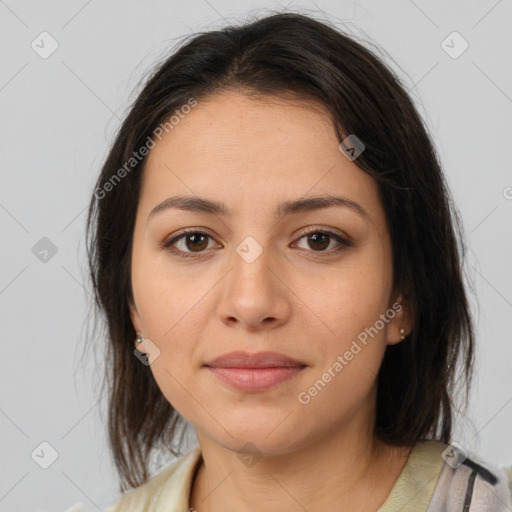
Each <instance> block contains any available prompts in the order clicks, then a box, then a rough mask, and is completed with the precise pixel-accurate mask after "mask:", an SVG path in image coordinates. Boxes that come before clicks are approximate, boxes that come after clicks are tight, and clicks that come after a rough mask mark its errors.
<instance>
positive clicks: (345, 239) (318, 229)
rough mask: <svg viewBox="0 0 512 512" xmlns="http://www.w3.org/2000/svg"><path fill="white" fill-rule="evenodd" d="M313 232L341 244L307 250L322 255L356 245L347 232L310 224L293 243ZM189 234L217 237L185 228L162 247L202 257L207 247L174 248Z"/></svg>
mask: <svg viewBox="0 0 512 512" xmlns="http://www.w3.org/2000/svg"><path fill="white" fill-rule="evenodd" d="M313 233H323V234H326V235H329V236H330V237H331V238H334V239H335V240H336V241H337V242H338V244H339V246H338V247H337V248H334V249H329V250H327V251H313V250H310V251H307V250H306V252H310V253H312V254H316V255H318V256H320V257H321V256H322V255H325V256H328V255H333V254H337V253H338V252H339V251H340V250H341V249H343V248H344V247H353V246H354V243H353V242H352V239H351V237H350V236H348V235H347V234H345V233H343V234H339V233H338V232H337V231H335V230H334V229H333V228H326V227H322V226H308V227H305V228H303V229H302V230H300V231H299V233H297V235H296V240H295V241H294V242H293V245H296V243H297V242H298V241H300V240H301V239H302V238H304V237H305V236H307V235H309V234H313ZM188 234H203V235H206V236H207V237H209V238H211V239H212V240H214V241H216V239H215V237H213V236H212V235H210V234H209V233H208V230H207V229H204V228H185V229H183V230H182V231H179V232H178V234H176V235H173V236H172V237H171V238H168V239H165V240H164V241H163V242H162V243H161V244H160V245H161V248H162V249H165V250H168V251H170V252H172V253H174V254H177V255H178V256H182V257H185V258H188V257H192V258H197V257H200V256H201V255H203V254H205V253H206V252H207V251H208V249H205V250H204V251H199V252H197V253H193V252H187V251H182V250H180V249H177V250H176V249H174V248H172V246H173V245H174V244H175V243H176V242H178V241H179V240H181V239H182V238H184V237H185V236H186V235H188ZM217 243H218V242H217Z"/></svg>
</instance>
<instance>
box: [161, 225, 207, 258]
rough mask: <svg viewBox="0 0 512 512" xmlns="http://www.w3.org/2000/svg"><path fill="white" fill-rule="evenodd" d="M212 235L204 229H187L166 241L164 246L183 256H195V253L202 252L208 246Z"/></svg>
mask: <svg viewBox="0 0 512 512" xmlns="http://www.w3.org/2000/svg"><path fill="white" fill-rule="evenodd" d="M211 239H212V237H211V236H210V235H208V234H207V233H203V232H202V231H187V232H185V233H182V234H181V235H178V236H176V237H174V238H172V239H171V240H169V241H167V242H164V243H163V244H162V246H163V247H164V248H165V249H167V250H169V251H171V252H172V253H175V254H178V255H180V256H183V257H189V256H192V257H193V256H194V253H196V254H200V253H202V252H205V250H206V249H207V248H208V242H209V240H211Z"/></svg>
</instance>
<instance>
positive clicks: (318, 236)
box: [308, 233, 330, 251]
mask: <svg viewBox="0 0 512 512" xmlns="http://www.w3.org/2000/svg"><path fill="white" fill-rule="evenodd" d="M329 242H330V236H329V235H328V234H326V233H313V234H311V235H308V245H309V247H311V249H314V250H315V251H323V250H324V249H326V248H327V247H329Z"/></svg>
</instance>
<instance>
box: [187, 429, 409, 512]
mask: <svg viewBox="0 0 512 512" xmlns="http://www.w3.org/2000/svg"><path fill="white" fill-rule="evenodd" d="M358 427H360V425H357V424H356V423H353V424H352V425H348V426H347V427H346V428H344V429H340V428H337V429H336V432H334V433H330V434H327V435H326V434H325V433H323V435H322V436H320V437H321V438H319V439H317V440H315V442H311V443H310V444H308V445H307V446H304V447H302V448H300V449H295V450H290V451H287V452H286V453H281V454H279V455H275V454H272V455H268V454H261V455H260V454H258V456H257V457H256V458H254V459H252V461H251V460H247V459H244V460H242V459H241V457H240V456H239V454H238V453H237V452H235V451H233V450H230V449H226V448H225V447H223V446H222V445H220V444H218V443H217V442H215V441H214V440H212V439H211V438H208V437H207V436H206V435H205V434H204V433H203V432H199V431H198V433H197V435H198V439H199V442H200V445H201V450H202V456H203V460H202V462H201V464H200V466H199V468H198V471H197V473H196V478H195V480H194V483H193V486H192V490H191V494H190V506H191V507H193V508H194V509H196V510H197V511H199V512H218V511H223V512H234V511H239V510H248V511H251V512H260V511H261V512H263V511H268V510H287V511H289V512H295V511H297V512H299V511H300V512H304V510H322V509H323V510H331V509H332V508H333V504H336V505H335V507H334V508H335V509H336V510H337V511H340V512H345V511H346V512H348V511H350V512H356V511H359V510H361V511H363V510H364V511H365V512H369V511H377V510H378V508H379V507H380V506H381V505H382V504H383V503H384V501H385V500H386V498H387V496H388V495H389V493H390V491H391V489H392V488H393V486H394V484H395V482H396V480H397V479H398V477H399V475H400V472H401V471H402V469H403V467H404V466H405V464H406V462H407V458H408V456H409V454H410V448H406V447H391V446H389V445H385V444H384V443H382V442H380V441H377V440H376V439H375V438H374V437H373V435H372V433H370V432H364V431H363V430H361V429H360V428H358Z"/></svg>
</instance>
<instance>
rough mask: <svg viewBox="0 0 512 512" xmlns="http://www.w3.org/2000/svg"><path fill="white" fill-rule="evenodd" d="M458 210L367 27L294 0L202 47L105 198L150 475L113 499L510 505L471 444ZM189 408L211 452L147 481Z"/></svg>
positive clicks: (158, 504)
mask: <svg viewBox="0 0 512 512" xmlns="http://www.w3.org/2000/svg"><path fill="white" fill-rule="evenodd" d="M458 222H459V221H458V217H457V213H456V209H455V207H454V206H453V203H452V200H451V196H450V194H449V191H448V190H447V187H446V184H445V179H444V176H443V174H442V170H441V168H440V164H439V162H438V158H437V155H436V153H435V149H434V148H433V145H432V142H431V139H430V137H429V135H428V133H427V131H426V129H425V127H424V126H423V124H422V121H421V119H420V117H419V115H418V113H417V112H416V110H415V108H414V106H413V103H412V101H411V100H410V98H409V97H408V95H407V93H406V92H405V91H404V88H403V86H402V85H401V84H400V82H399V80H398V78H397V77H396V76H395V75H394V74H393V73H392V72H391V71H390V70H389V69H388V68H387V67H385V66H384V64H383V63H382V62H381V61H380V60H379V59H377V58H376V57H375V56H374V55H373V54H372V53H370V52H369V51H368V50H367V49H365V48H364V47H363V46H362V45H361V44H359V43H357V42H356V41H354V40H353V39H352V38H350V37H348V36H346V35H344V34H343V33H341V32H340V31H338V30H337V29H335V28H333V27H331V26H329V25H328V24H326V23H321V22H319V21H317V20H314V19H312V18H310V17H307V16H303V15H299V14H286V13H285V14H276V15H272V16H269V17H266V18H262V19H260V20H256V21H254V22H251V23H247V24H246V25H244V26H241V27H228V28H226V29H224V30H221V31H214V32H208V33H203V34H200V35H197V36H195V37H193V38H191V39H190V40H189V41H188V42H186V44H185V43H184V44H183V45H182V46H181V48H180V49H178V51H177V52H176V53H175V54H174V55H172V56H170V57H169V58H168V59H167V60H166V61H165V62H164V63H163V64H162V65H160V66H159V68H158V69H157V70H156V71H155V73H154V74H153V75H152V76H151V77H150V79H149V81H148V83H147V84H146V86H145V87H144V89H143V91H142V92H141V93H140V95H139V96H138V98H137V100H136V101H135V103H134V105H133V107H132V109H131V111H130V112H129V114H128V116H127V117H126V120H125V121H124V123H123V125H122V126H121V128H120V130H119V133H118V136H117V138H116V140H115V143H114V145H113V147H112V148H111V151H110V153H109V155H108V158H107V160H106V162H105V164H104V166H103V169H102V171H101V175H100V177H99V178H98V181H97V184H96V187H95V191H94V197H93V199H92V201H91V205H90V210H89V217H88V235H89V238H88V243H89V245H88V246H89V256H90V270H91V277H92V282H93V286H94V289H95V293H96V299H97V305H98V308H99V309H100V311H101V312H103V313H104V315H105V318H106V321H107V323H108V332H109V358H108V361H109V365H108V368H107V372H108V373H107V377H108V382H109V407H110V408H109V436H110V446H111V450H112V454H113V457H114V462H115V464H116V466H117V468H118V471H119V475H120V477H121V487H120V490H121V491H125V490H127V489H128V488H129V487H133V488H134V489H132V490H130V492H127V493H126V494H125V495H123V496H121V497H120V498H119V500H118V501H117V502H116V503H115V504H113V505H112V507H111V508H110V509H109V510H110V511H116V512H117V511H127V510H151V511H160V510H162V511H163V510H166V511H184V510H197V511H199V512H217V511H223V512H226V511H231V510H247V511H260V510H261V511H263V510H265V511H268V510H287V511H295V510H297V511H299V510H301V511H303V510H308V511H313V510H325V509H335V510H337V511H350V512H357V511H366V512H368V511H380V512H389V511H393V512H395V511H397V510H404V511H415V512H416V511H422V512H424V511H429V512H432V511H434V510H435V511H438V510H446V511H459V510H471V511H473V510H489V511H491V510H492V511H496V510H510V507H511V506H512V503H511V499H510V490H509V488H508V483H507V477H506V475H505V472H504V471H503V470H498V469H497V468H493V467H492V466H490V465H489V464H487V463H486V462H484V461H481V460H480V459H478V457H476V456H475V455H473V454H471V455H470V454H468V453H467V451H466V449H465V448H464V447H461V446H459V445H458V444H457V443H455V442H454V441H453V439H452V427H453V419H454V415H453V411H454V406H455V405H454V404H455V399H456V398H457V397H458V391H460V390H458V389H457V388H456V386H455V383H456V377H460V376H462V377H464V378H465V379H466V390H465V391H466V398H467V392H468V390H469V383H470V380H471V373H472V364H473V327H472V320H471V317H470V313H469V307H468V303H467V298H466V292H465V289H464V282H463V273H462V256H463V254H461V250H462V249H463V244H462V241H461V238H462V237H461V235H460V228H459V224H458ZM459 244H460V245H459ZM187 424H190V425H192V426H193V427H194V431H195V432H196V434H197V439H198V441H199V446H198V447H197V448H195V449H194V450H192V451H190V452H188V453H187V454H186V455H185V456H184V457H181V458H180V459H179V460H178V461H176V462H174V463H173V464H172V465H171V466H169V467H167V468H165V469H164V470H162V471H160V472H159V473H158V474H157V475H156V476H154V477H152V478H150V477H149V473H148V465H149V462H150V457H151V455H152V453H154V452H155V451H158V450H162V449H163V450H164V451H167V452H169V451H171V452H172V453H173V454H175V455H179V456H181V455H182V454H181V452H180V448H179V443H178V447H177V448H176V441H177V440H178V441H180V442H181V441H182V440H183V434H184V428H185V426H186V425H187ZM179 433H181V437H180V438H179V439H178V434H179Z"/></svg>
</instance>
